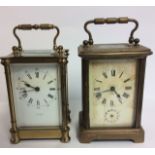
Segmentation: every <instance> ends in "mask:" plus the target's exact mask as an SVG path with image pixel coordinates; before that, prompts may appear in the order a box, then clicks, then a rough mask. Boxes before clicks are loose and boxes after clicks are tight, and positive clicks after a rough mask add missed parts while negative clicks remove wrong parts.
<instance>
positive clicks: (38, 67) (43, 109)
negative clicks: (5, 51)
mask: <svg viewBox="0 0 155 155" xmlns="http://www.w3.org/2000/svg"><path fill="white" fill-rule="evenodd" d="M32 29H34V30H38V29H40V30H50V29H55V30H56V32H57V33H56V35H55V37H54V40H53V50H40V51H36V50H31V51H30V50H23V49H22V46H21V41H20V39H19V37H18V35H17V33H16V30H32ZM13 33H14V36H15V37H16V39H17V41H18V47H15V46H14V47H13V53H12V54H11V55H9V56H7V57H3V58H1V59H2V64H3V65H4V68H5V74H6V82H7V88H8V97H9V106H10V115H11V125H12V127H11V129H10V132H11V142H12V143H18V142H19V141H20V140H24V139H60V140H61V141H62V142H68V141H69V139H70V137H69V127H68V123H69V121H70V117H69V107H68V94H67V57H68V50H66V49H63V47H62V46H57V45H56V40H57V37H58V35H59V28H58V27H57V26H55V25H53V24H40V25H30V24H23V25H18V26H16V27H15V28H14V29H13Z"/></svg>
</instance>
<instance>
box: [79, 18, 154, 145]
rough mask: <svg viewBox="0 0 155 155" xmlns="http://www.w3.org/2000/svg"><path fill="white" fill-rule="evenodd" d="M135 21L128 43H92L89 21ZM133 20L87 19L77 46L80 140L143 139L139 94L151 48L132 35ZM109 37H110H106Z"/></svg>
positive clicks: (109, 22) (136, 23)
mask: <svg viewBox="0 0 155 155" xmlns="http://www.w3.org/2000/svg"><path fill="white" fill-rule="evenodd" d="M129 22H132V23H134V24H135V27H134V29H133V30H132V31H131V34H130V37H129V43H123V44H93V38H92V35H91V32H90V31H89V30H88V27H87V26H88V25H89V24H92V23H93V24H114V23H120V24H122V23H129ZM137 28H138V22H137V21H136V20H135V19H130V18H127V17H123V18H105V19H104V18H97V19H94V20H90V21H87V22H86V23H85V25H84V29H85V31H86V32H87V34H88V36H89V40H88V41H87V40H85V41H84V42H83V45H81V46H80V47H79V48H78V51H79V56H80V57H82V93H83V94H82V96H83V98H82V100H83V110H82V112H80V131H79V139H80V142H83V143H88V142H90V141H92V140H111V139H114V140H116V139H117V140H132V141H134V142H143V141H144V130H143V128H142V127H141V110H142V96H143V85H144V73H145V61H146V56H148V55H150V54H152V52H151V51H150V49H148V48H146V47H144V46H141V45H139V44H138V43H139V39H135V38H134V36H133V35H134V32H135V31H136V29H137ZM109 37H111V36H109Z"/></svg>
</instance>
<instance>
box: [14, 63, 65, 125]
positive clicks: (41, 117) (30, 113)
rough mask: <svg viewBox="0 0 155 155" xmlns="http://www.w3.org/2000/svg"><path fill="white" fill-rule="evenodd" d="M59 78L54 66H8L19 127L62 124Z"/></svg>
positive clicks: (21, 64) (37, 64)
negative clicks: (9, 67)
mask: <svg viewBox="0 0 155 155" xmlns="http://www.w3.org/2000/svg"><path fill="white" fill-rule="evenodd" d="M59 77H60V76H59V66H58V64H57V63H46V64H45V63H44V64H41V63H33V64H29V63H24V64H23V63H13V64H11V78H12V81H13V82H12V85H13V94H14V104H15V110H16V120H17V126H18V127H31V126H51V127H54V126H60V125H61V120H62V118H61V97H60V79H59Z"/></svg>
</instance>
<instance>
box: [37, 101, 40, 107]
mask: <svg viewBox="0 0 155 155" xmlns="http://www.w3.org/2000/svg"><path fill="white" fill-rule="evenodd" d="M37 108H40V101H39V100H37Z"/></svg>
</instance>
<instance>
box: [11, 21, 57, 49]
mask: <svg viewBox="0 0 155 155" xmlns="http://www.w3.org/2000/svg"><path fill="white" fill-rule="evenodd" d="M17 29H18V30H32V29H34V30H38V29H40V30H51V29H56V31H57V33H56V35H55V37H54V39H53V49H54V50H56V49H57V44H56V40H57V38H58V35H59V33H60V30H59V28H58V27H57V26H55V25H53V24H40V25H38V24H35V25H31V24H22V25H18V26H16V27H15V28H14V29H13V34H14V36H15V38H16V39H17V41H18V46H17V47H13V48H14V50H18V51H22V44H21V40H20V38H19V37H18V35H17V33H16V30H17Z"/></svg>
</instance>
